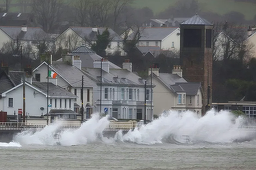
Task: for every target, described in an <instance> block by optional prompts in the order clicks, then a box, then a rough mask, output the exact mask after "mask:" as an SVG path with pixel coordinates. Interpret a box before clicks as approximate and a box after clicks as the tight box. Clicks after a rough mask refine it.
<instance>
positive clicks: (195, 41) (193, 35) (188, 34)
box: [183, 29, 202, 48]
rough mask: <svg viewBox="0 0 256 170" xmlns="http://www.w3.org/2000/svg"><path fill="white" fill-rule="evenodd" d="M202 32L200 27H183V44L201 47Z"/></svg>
mask: <svg viewBox="0 0 256 170" xmlns="http://www.w3.org/2000/svg"><path fill="white" fill-rule="evenodd" d="M201 41H202V34H201V29H184V38H183V46H184V47H192V48H193V47H197V48H200V47H201Z"/></svg>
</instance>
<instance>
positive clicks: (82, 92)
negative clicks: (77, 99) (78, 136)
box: [81, 75, 84, 124]
mask: <svg viewBox="0 0 256 170" xmlns="http://www.w3.org/2000/svg"><path fill="white" fill-rule="evenodd" d="M81 100H82V108H81V124H82V123H83V122H84V76H83V75H82V89H81Z"/></svg>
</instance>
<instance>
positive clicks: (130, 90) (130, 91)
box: [129, 89, 132, 100]
mask: <svg viewBox="0 0 256 170" xmlns="http://www.w3.org/2000/svg"><path fill="white" fill-rule="evenodd" d="M129 99H130V100H132V89H129Z"/></svg>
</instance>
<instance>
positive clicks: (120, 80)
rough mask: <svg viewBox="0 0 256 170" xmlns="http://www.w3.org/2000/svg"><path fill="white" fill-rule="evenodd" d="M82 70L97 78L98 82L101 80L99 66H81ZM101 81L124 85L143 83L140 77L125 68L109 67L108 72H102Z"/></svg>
mask: <svg viewBox="0 0 256 170" xmlns="http://www.w3.org/2000/svg"><path fill="white" fill-rule="evenodd" d="M83 70H84V71H86V72H88V73H89V74H90V75H91V76H92V77H94V78H95V79H97V82H98V83H99V82H100V81H101V79H100V75H101V69H100V68H83ZM102 77H103V80H102V83H103V84H109V85H125V86H138V85H144V82H143V81H142V78H141V77H139V76H138V75H137V74H135V73H133V72H130V71H128V70H126V69H113V68H112V69H109V73H108V72H102Z"/></svg>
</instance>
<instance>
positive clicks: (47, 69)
mask: <svg viewBox="0 0 256 170" xmlns="http://www.w3.org/2000/svg"><path fill="white" fill-rule="evenodd" d="M46 91H47V92H46V93H47V96H46V98H47V99H46V100H47V102H46V103H47V107H46V114H47V115H46V116H47V125H48V124H49V116H48V91H49V63H48V64H47V90H46Z"/></svg>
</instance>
